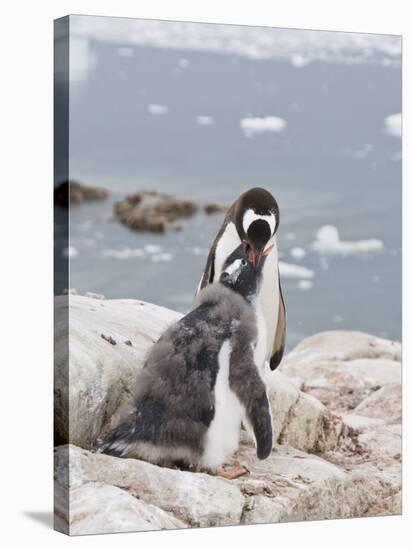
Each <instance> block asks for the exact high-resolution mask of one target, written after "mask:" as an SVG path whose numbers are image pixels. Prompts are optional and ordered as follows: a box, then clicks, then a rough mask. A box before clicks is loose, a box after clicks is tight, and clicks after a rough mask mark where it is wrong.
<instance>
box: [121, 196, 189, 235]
mask: <svg viewBox="0 0 412 550" xmlns="http://www.w3.org/2000/svg"><path fill="white" fill-rule="evenodd" d="M114 210H115V215H116V218H117V219H118V220H119V221H120V222H121V223H123V224H124V225H127V226H128V227H130V229H134V230H136V231H152V232H154V233H164V232H165V231H167V230H168V229H180V226H179V225H177V224H176V220H178V219H179V218H187V217H190V216H193V214H194V213H195V212H196V211H197V207H196V205H195V204H194V203H193V202H192V201H188V200H181V199H177V198H175V197H171V196H169V195H165V194H162V193H157V192H156V191H141V192H139V193H135V194H133V195H129V196H128V197H126V199H125V200H123V201H120V202H116V203H115V205H114Z"/></svg>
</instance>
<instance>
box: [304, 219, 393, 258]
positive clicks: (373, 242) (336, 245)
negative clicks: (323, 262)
mask: <svg viewBox="0 0 412 550" xmlns="http://www.w3.org/2000/svg"><path fill="white" fill-rule="evenodd" d="M311 247H312V248H313V250H316V251H317V252H319V253H320V254H341V255H343V256H346V255H349V254H364V253H367V252H378V251H380V250H382V249H383V243H382V241H380V240H379V239H367V240H363V241H341V240H340V237H339V231H338V229H337V227H335V226H334V225H324V226H323V227H321V228H320V229H319V230H318V232H317V233H316V239H315V241H314V242H313V243H312V245H311Z"/></svg>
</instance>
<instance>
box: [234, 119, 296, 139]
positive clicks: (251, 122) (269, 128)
mask: <svg viewBox="0 0 412 550" xmlns="http://www.w3.org/2000/svg"><path fill="white" fill-rule="evenodd" d="M286 124H287V123H286V120H284V119H283V118H280V117H277V116H266V117H245V118H242V120H241V121H240V127H241V128H242V130H243V133H244V134H245V136H246V137H253V136H254V135H255V134H261V133H263V132H275V133H279V132H282V131H283V130H284V129H285V128H286Z"/></svg>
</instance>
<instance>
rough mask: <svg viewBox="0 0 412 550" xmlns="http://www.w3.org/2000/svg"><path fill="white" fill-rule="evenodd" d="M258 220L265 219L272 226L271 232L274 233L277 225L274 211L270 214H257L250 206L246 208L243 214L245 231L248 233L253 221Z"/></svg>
mask: <svg viewBox="0 0 412 550" xmlns="http://www.w3.org/2000/svg"><path fill="white" fill-rule="evenodd" d="M256 220H265V222H267V223H268V224H269V227H270V234H271V235H273V232H274V230H275V226H276V218H275V215H274V214H273V213H270V214H256V212H255V211H254V210H253V209H252V208H249V209H248V210H246V212H245V213H244V214H243V229H244V231H245V233H247V230H248V229H249V227H250V226H251V225H252V223H253V222H254V221H256Z"/></svg>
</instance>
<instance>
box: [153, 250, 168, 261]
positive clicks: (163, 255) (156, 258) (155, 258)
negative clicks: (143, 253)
mask: <svg viewBox="0 0 412 550" xmlns="http://www.w3.org/2000/svg"><path fill="white" fill-rule="evenodd" d="M172 258H173V255H172V254H170V252H162V253H161V254H153V256H151V260H152V262H170V261H171V260H172Z"/></svg>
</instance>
